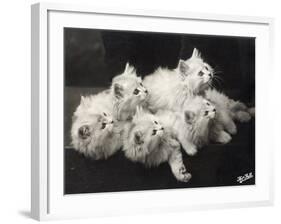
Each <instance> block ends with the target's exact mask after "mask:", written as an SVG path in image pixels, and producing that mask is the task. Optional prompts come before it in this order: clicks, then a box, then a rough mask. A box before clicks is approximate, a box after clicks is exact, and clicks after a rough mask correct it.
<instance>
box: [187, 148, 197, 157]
mask: <svg viewBox="0 0 281 224" xmlns="http://www.w3.org/2000/svg"><path fill="white" fill-rule="evenodd" d="M185 151H186V153H187V155H189V156H194V155H196V153H197V148H196V147H195V146H189V147H188V148H186V149H185Z"/></svg>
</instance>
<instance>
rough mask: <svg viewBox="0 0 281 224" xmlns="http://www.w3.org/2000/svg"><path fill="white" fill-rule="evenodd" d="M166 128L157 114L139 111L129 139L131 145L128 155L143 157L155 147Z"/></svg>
mask: <svg viewBox="0 0 281 224" xmlns="http://www.w3.org/2000/svg"><path fill="white" fill-rule="evenodd" d="M163 133H164V128H163V126H162V125H161V124H160V123H159V121H158V119H157V117H156V116H154V115H152V114H148V113H144V112H137V114H136V115H135V116H134V118H133V120H132V129H131V130H130V135H129V139H128V141H129V142H130V145H132V146H133V147H130V148H128V149H127V152H126V154H127V155H134V156H135V157H143V156H145V155H147V154H149V153H150V152H151V151H152V150H153V149H155V148H156V147H157V146H158V144H159V142H160V140H161V137H162V136H163Z"/></svg>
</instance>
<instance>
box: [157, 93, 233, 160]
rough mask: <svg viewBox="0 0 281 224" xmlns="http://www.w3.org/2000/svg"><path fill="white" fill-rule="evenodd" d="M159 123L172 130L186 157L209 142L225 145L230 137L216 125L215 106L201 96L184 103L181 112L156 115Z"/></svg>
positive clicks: (164, 111)
mask: <svg viewBox="0 0 281 224" xmlns="http://www.w3.org/2000/svg"><path fill="white" fill-rule="evenodd" d="M156 115H157V116H158V117H159V119H160V121H161V122H162V123H163V124H164V125H165V126H169V127H172V128H173V133H175V135H176V136H177V138H178V139H179V141H180V143H181V145H182V147H183V149H184V150H185V151H186V153H187V154H188V155H194V154H196V152H197V149H198V148H200V147H202V146H204V145H207V144H208V143H209V141H210V140H212V141H215V142H219V143H227V142H229V141H230V140H231V136H230V135H229V134H227V133H226V132H224V131H223V130H222V127H221V126H220V125H218V122H217V119H219V116H220V114H218V113H217V111H216V108H215V106H214V105H213V104H212V103H211V102H209V101H208V100H206V99H204V98H203V97H201V96H195V97H193V98H191V99H190V100H189V101H186V102H185V104H184V105H183V108H182V110H181V111H178V112H172V111H170V110H161V111H158V112H157V114H156Z"/></svg>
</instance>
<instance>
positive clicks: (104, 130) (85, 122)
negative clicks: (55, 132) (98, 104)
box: [72, 112, 114, 142]
mask: <svg viewBox="0 0 281 224" xmlns="http://www.w3.org/2000/svg"><path fill="white" fill-rule="evenodd" d="M81 115H82V114H81ZM113 124H114V121H113V119H112V117H111V116H109V115H108V114H106V113H105V112H104V113H102V114H84V115H82V116H80V117H76V118H74V125H73V128H74V130H72V131H73V132H74V134H75V135H76V137H77V138H79V139H80V141H84V142H89V141H93V140H96V139H100V138H104V137H106V136H107V135H109V134H110V133H112V131H113Z"/></svg>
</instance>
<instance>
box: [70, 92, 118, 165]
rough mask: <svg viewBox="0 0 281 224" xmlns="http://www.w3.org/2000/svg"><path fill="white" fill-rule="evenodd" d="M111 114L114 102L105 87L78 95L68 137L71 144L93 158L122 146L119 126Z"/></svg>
mask: <svg viewBox="0 0 281 224" xmlns="http://www.w3.org/2000/svg"><path fill="white" fill-rule="evenodd" d="M120 125H121V124H120V123H119V122H116V121H115V120H114V118H113V105H112V98H111V96H110V94H109V93H108V92H106V91H104V92H101V93H99V94H97V95H93V96H88V97H83V96H82V97H81V102H80V105H79V106H78V107H77V109H76V111H75V112H74V115H73V122H72V128H71V138H72V144H73V146H74V148H75V149H76V150H77V151H79V152H80V153H83V154H84V155H86V156H89V157H92V158H94V159H106V158H108V157H109V156H111V155H113V154H114V153H115V152H116V151H117V150H119V149H120V148H121V146H122V139H121V135H122V132H121V130H122V126H120Z"/></svg>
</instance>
